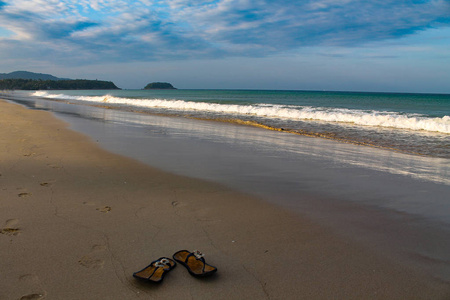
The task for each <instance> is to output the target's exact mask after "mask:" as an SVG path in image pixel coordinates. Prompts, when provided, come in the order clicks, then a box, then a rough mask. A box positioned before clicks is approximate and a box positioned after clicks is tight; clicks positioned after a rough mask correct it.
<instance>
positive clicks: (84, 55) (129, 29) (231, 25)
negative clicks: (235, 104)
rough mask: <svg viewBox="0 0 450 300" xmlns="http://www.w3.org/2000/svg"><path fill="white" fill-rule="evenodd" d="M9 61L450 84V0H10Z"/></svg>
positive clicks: (255, 78)
mask: <svg viewBox="0 0 450 300" xmlns="http://www.w3.org/2000/svg"><path fill="white" fill-rule="evenodd" d="M0 61H1V64H0V73H7V72H11V71H15V70H27V71H33V72H40V73H50V74H52V75H55V76H59V77H70V78H87V79H104V80H112V81H114V82H115V83H116V84H117V85H118V86H120V87H121V88H142V87H143V86H145V85H146V84H147V83H148V82H152V81H168V82H171V83H172V84H173V85H174V86H176V87H178V88H239V89H300V90H350V91H386V92H389V91H393V92H434V93H450V1H449V0H385V1H376V0H370V1H369V0H304V1H292V0H289V1H288V0H272V1H268V0H253V1H250V0H214V1H196V0H168V1H152V0H141V1H138V0H136V1H125V0H111V1H108V0H79V1H73V0H0Z"/></svg>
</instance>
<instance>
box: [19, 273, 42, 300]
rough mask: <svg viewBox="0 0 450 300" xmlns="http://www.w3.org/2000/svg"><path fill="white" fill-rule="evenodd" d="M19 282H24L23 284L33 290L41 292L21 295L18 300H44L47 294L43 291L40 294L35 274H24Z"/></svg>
mask: <svg viewBox="0 0 450 300" xmlns="http://www.w3.org/2000/svg"><path fill="white" fill-rule="evenodd" d="M19 280H20V281H22V282H24V283H25V284H27V285H29V286H30V287H33V286H34V288H32V289H33V290H35V291H36V290H38V291H39V290H41V292H37V293H30V294H27V295H23V296H22V297H21V298H20V300H38V299H44V298H45V296H46V295H47V293H46V292H45V291H44V292H42V288H41V287H40V285H41V284H40V282H39V278H38V277H37V275H35V274H25V275H22V276H20V277H19Z"/></svg>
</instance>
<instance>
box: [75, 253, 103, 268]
mask: <svg viewBox="0 0 450 300" xmlns="http://www.w3.org/2000/svg"><path fill="white" fill-rule="evenodd" d="M78 263H79V264H80V265H82V266H83V267H86V268H90V269H101V268H103V265H104V264H105V261H104V260H103V259H96V258H94V257H92V256H90V255H85V256H83V257H82V258H81V259H80V260H79V261H78Z"/></svg>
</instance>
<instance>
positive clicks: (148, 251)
mask: <svg viewBox="0 0 450 300" xmlns="http://www.w3.org/2000/svg"><path fill="white" fill-rule="evenodd" d="M0 114H1V118H0V136H1V137H2V138H1V140H0V232H1V234H0V256H1V260H0V270H1V274H2V280H1V281H0V299H1V300H3V299H193V298H194V299H213V298H214V299H450V284H449V283H445V282H440V281H438V280H435V279H433V278H431V277H430V276H428V275H426V274H423V273H420V272H419V271H418V270H416V269H414V268H410V267H407V266H405V265H401V264H400V263H397V262H395V261H392V260H389V259H388V258H387V257H385V256H383V253H379V252H375V251H372V250H371V249H368V248H367V247H365V246H364V245H363V244H357V243H355V242H353V241H351V240H348V239H346V238H344V237H341V236H338V235H336V234H334V233H333V232H331V231H330V230H328V229H326V228H324V227H322V226H320V225H318V224H316V223H314V222H313V221H311V220H308V219H306V218H302V217H301V216H299V215H298V214H294V213H292V212H289V211H288V210H284V209H283V208H281V207H278V206H274V205H271V204H269V203H266V202H264V201H262V200H260V199H258V198H255V197H254V196H250V195H246V194H242V193H238V192H236V191H233V190H230V189H228V188H226V187H223V186H220V185H218V184H213V183H210V182H206V181H201V180H197V179H192V178H188V177H182V176H178V175H173V174H169V173H165V172H162V171H160V170H158V169H154V168H151V167H148V166H146V165H144V164H141V163H139V162H137V161H135V160H132V159H129V158H125V157H122V156H120V155H116V154H112V153H109V152H107V151H105V150H103V149H101V148H100V147H99V146H98V145H97V144H96V143H95V141H92V140H90V139H89V138H87V137H85V136H83V135H81V134H79V133H77V132H74V131H72V130H70V129H68V128H67V124H65V123H64V122H62V121H60V120H58V119H56V118H55V117H53V116H52V114H51V113H49V112H44V111H36V110H29V109H26V108H24V107H22V106H20V105H17V104H11V103H8V102H6V101H0ZM182 249H188V250H196V249H197V250H200V251H202V252H203V253H205V258H206V261H207V262H209V263H211V264H212V265H214V266H216V267H217V268H218V272H217V274H215V275H214V276H212V277H210V278H205V279H197V278H194V277H192V276H191V275H189V273H188V272H187V271H186V269H185V268H184V267H183V266H181V265H178V266H177V267H176V268H175V269H174V270H172V271H171V272H170V273H169V274H168V275H167V276H166V278H165V279H164V281H163V282H162V284H160V285H155V284H150V283H142V282H139V281H137V280H136V279H134V278H133V277H132V274H133V272H136V271H138V270H140V269H142V268H143V267H145V266H146V265H148V264H149V263H150V262H151V261H153V260H155V259H157V258H159V257H162V256H167V257H172V254H174V253H175V252H176V251H178V250H182Z"/></svg>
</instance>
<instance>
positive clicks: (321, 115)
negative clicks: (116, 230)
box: [32, 91, 450, 134]
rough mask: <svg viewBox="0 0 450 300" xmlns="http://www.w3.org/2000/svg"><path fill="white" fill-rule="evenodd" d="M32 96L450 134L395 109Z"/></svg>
mask: <svg viewBox="0 0 450 300" xmlns="http://www.w3.org/2000/svg"><path fill="white" fill-rule="evenodd" d="M32 96H36V97H42V98H51V99H61V100H70V101H78V102H90V103H92V104H101V105H111V106H119V107H126V108H134V109H167V110H175V111H182V112H204V113H211V114H229V115H233V116H239V115H241V116H257V117H264V118H269V119H291V120H298V121H308V120H311V121H324V122H332V123H352V124H355V125H359V126H378V127H390V128H399V129H408V130H423V131H429V132H440V133H447V134H448V133H450V117H449V116H444V117H442V118H432V117H427V116H424V115H419V114H401V113H397V112H386V111H374V110H352V109H345V108H328V107H312V106H296V105H274V104H254V105H239V104H220V103H206V102H193V101H184V100H166V99H131V98H121V97H113V96H110V95H104V96H70V95H64V94H50V93H48V92H45V91H37V92H34V93H32Z"/></svg>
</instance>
